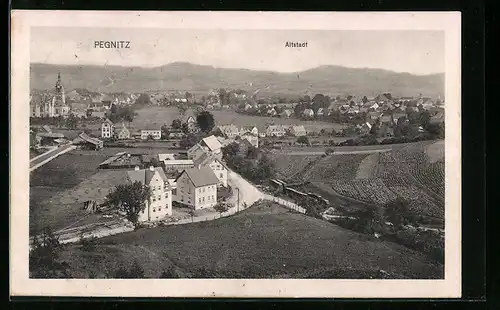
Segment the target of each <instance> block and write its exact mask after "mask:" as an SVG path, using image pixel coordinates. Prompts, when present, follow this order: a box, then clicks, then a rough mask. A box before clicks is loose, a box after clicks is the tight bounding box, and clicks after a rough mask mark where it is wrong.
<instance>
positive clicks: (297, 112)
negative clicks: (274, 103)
mask: <svg viewBox="0 0 500 310" xmlns="http://www.w3.org/2000/svg"><path fill="white" fill-rule="evenodd" d="M305 109H306V106H305V104H304V103H302V102H299V103H298V104H297V105H296V106H295V107H294V108H293V114H294V115H295V116H296V117H301V116H302V114H303V113H304V110H305Z"/></svg>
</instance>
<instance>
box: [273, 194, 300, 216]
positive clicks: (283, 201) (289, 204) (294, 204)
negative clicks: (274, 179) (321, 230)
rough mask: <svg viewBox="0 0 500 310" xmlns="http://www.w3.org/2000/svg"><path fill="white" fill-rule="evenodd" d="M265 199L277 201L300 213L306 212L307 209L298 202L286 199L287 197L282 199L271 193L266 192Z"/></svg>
mask: <svg viewBox="0 0 500 310" xmlns="http://www.w3.org/2000/svg"><path fill="white" fill-rule="evenodd" d="M265 199H266V200H271V201H273V202H276V203H277V204H280V205H282V206H284V207H286V208H288V209H290V210H293V211H296V212H299V213H302V214H305V213H306V209H304V208H302V207H301V206H299V205H297V204H296V203H293V202H290V201H288V200H285V199H282V198H278V197H274V196H271V195H268V194H265Z"/></svg>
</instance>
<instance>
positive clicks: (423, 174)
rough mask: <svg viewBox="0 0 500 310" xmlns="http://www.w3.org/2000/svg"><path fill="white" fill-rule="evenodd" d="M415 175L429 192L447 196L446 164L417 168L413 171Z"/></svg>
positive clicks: (439, 163) (436, 163) (437, 163)
mask: <svg viewBox="0 0 500 310" xmlns="http://www.w3.org/2000/svg"><path fill="white" fill-rule="evenodd" d="M412 172H413V175H414V176H415V178H416V179H417V181H418V182H420V183H421V184H422V185H423V186H424V187H425V188H427V189H428V190H429V191H432V192H434V193H436V194H437V195H439V196H442V197H443V199H444V194H445V172H444V163H442V162H435V163H432V164H428V165H425V166H424V167H416V169H413V170H412Z"/></svg>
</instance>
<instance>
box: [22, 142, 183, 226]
mask: <svg viewBox="0 0 500 310" xmlns="http://www.w3.org/2000/svg"><path fill="white" fill-rule="evenodd" d="M172 151H173V150H171V149H168V148H161V147H160V148H158V147H157V148H154V147H143V148H104V149H102V150H100V151H97V152H96V151H84V150H73V151H71V152H69V153H66V154H63V155H61V156H58V157H56V158H55V159H53V160H51V161H50V162H48V163H46V164H45V165H43V166H41V167H40V168H38V169H36V170H35V171H33V172H31V173H30V193H29V195H30V207H29V209H30V212H29V218H30V222H29V227H30V232H34V231H39V230H40V229H41V228H43V227H44V226H50V227H51V228H52V229H54V230H57V229H62V228H65V227H66V226H67V225H70V224H72V223H73V222H75V221H76V220H78V219H79V218H81V217H83V216H85V215H86V213H85V211H84V210H83V209H82V207H83V202H85V201H87V200H97V201H98V202H101V201H102V200H103V198H104V197H105V195H106V194H107V193H108V192H109V190H110V189H111V188H113V187H114V186H116V185H118V184H120V183H122V182H123V181H124V179H125V170H107V169H106V170H99V169H98V166H99V164H100V163H102V162H103V161H104V160H106V159H107V158H109V157H110V156H112V155H115V154H116V153H118V152H130V153H133V154H135V153H137V154H158V153H171V152H172ZM91 219H93V218H92V217H90V218H89V220H91Z"/></svg>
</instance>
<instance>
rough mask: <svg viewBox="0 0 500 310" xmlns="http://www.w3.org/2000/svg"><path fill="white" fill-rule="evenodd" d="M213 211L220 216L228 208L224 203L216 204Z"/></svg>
mask: <svg viewBox="0 0 500 310" xmlns="http://www.w3.org/2000/svg"><path fill="white" fill-rule="evenodd" d="M214 210H215V211H217V212H219V215H220V216H222V213H224V212H226V211H227V210H229V206H228V205H227V204H225V203H221V202H218V203H217V204H216V205H215V206H214Z"/></svg>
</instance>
